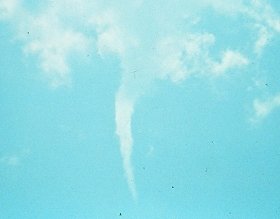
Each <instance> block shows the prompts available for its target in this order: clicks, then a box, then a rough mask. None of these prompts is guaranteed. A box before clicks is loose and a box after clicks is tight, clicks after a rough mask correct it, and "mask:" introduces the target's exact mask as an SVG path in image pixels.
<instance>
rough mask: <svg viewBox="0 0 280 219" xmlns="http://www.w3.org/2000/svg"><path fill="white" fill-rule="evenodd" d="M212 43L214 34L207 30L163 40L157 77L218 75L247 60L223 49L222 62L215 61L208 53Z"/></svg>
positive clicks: (174, 78)
mask: <svg viewBox="0 0 280 219" xmlns="http://www.w3.org/2000/svg"><path fill="white" fill-rule="evenodd" d="M214 43H215V36H214V35H213V34H210V33H196V34H194V33H191V34H187V35H186V36H184V37H173V38H172V37H168V38H166V39H163V40H162V41H161V42H160V43H159V45H158V53H159V54H158V59H159V63H162V64H161V70H160V75H159V76H160V78H162V79H163V78H170V79H171V80H172V81H173V82H178V81H182V80H185V79H186V78H187V77H189V76H191V75H199V74H202V75H205V74H210V75H214V76H219V75H222V74H224V73H226V72H227V71H229V70H231V69H233V68H240V67H243V66H245V65H247V64H248V63H249V61H248V59H247V58H246V57H245V56H244V55H242V54H241V53H239V52H236V51H232V50H226V51H225V52H223V55H222V58H221V61H216V60H215V59H214V58H213V57H212V56H211V54H210V47H213V46H214Z"/></svg>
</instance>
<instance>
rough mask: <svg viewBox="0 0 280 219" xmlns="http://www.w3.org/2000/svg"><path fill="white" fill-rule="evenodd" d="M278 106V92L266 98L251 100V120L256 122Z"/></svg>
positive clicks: (279, 103) (279, 96)
mask: <svg viewBox="0 0 280 219" xmlns="http://www.w3.org/2000/svg"><path fill="white" fill-rule="evenodd" d="M279 107H280V93H279V94H277V95H275V96H273V97H270V98H268V99H266V100H259V99H255V100H254V102H253V108H254V117H253V118H252V119H251V122H253V123H254V122H258V121H260V120H262V119H264V118H266V117H267V116H268V115H269V114H270V113H272V112H273V111H275V110H276V109H277V108H279Z"/></svg>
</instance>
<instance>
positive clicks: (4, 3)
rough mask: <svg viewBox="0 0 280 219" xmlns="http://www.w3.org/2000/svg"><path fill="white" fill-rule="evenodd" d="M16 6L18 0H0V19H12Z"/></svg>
mask: <svg viewBox="0 0 280 219" xmlns="http://www.w3.org/2000/svg"><path fill="white" fill-rule="evenodd" d="M18 5H19V2H18V0H0V19H7V18H10V17H12V16H13V15H14V13H15V11H16V9H17V7H18Z"/></svg>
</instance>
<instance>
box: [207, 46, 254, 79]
mask: <svg viewBox="0 0 280 219" xmlns="http://www.w3.org/2000/svg"><path fill="white" fill-rule="evenodd" d="M248 63H249V61H248V59H247V58H246V57H244V56H243V55H242V54H241V53H239V52H235V51H231V50H227V51H226V52H224V54H223V56H222V60H221V62H219V63H213V65H212V72H213V74H215V75H221V74H224V73H225V72H226V71H228V70H230V69H232V68H240V67H242V66H244V65H248Z"/></svg>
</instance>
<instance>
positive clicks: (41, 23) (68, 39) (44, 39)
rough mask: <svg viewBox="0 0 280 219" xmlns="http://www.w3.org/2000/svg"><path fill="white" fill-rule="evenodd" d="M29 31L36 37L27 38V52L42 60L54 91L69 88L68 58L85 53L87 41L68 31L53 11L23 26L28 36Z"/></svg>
mask: <svg viewBox="0 0 280 219" xmlns="http://www.w3.org/2000/svg"><path fill="white" fill-rule="evenodd" d="M26 27H28V28H30V29H32V33H33V34H32V36H31V37H29V38H25V41H26V45H25V46H24V52H25V53H26V54H36V55H38V56H39V60H40V68H41V69H42V70H43V71H44V72H45V73H46V74H47V76H48V78H49V79H50V81H51V85H52V86H53V87H57V86H60V85H63V84H68V83H69V81H70V78H69V72H70V68H69V64H68V57H69V55H70V54H72V53H74V52H75V53H79V52H84V51H85V50H86V49H87V47H88V45H89V40H88V39H87V37H86V36H84V34H82V33H79V32H77V31H75V30H73V29H70V28H66V27H64V26H63V24H61V21H60V20H59V17H58V15H57V14H55V13H54V14H53V12H52V11H50V12H46V13H45V14H43V15H40V16H38V17H32V16H30V17H29V19H26V20H25V23H23V24H21V30H22V32H26V31H25V29H26Z"/></svg>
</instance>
